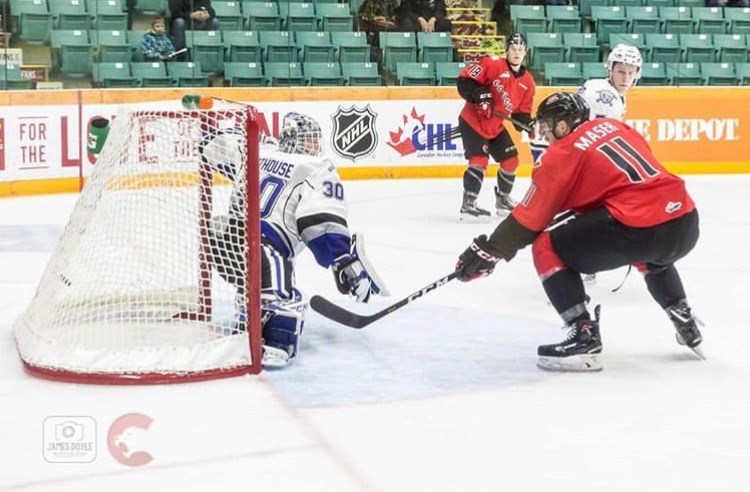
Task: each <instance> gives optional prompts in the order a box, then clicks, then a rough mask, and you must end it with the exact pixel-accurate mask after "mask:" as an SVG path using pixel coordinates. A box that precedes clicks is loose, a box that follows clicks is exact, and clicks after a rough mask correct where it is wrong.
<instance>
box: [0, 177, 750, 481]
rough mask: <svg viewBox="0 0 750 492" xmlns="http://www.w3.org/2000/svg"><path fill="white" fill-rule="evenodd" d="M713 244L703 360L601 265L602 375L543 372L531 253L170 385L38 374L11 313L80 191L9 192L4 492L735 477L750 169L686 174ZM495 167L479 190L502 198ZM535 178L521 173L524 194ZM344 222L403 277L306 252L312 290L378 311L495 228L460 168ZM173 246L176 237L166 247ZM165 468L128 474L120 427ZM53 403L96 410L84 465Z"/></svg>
mask: <svg viewBox="0 0 750 492" xmlns="http://www.w3.org/2000/svg"><path fill="white" fill-rule="evenodd" d="M686 180H687V182H688V186H689V190H690V192H691V193H692V195H693V198H694V199H695V201H696V203H697V206H698V209H699V211H700V214H701V239H700V241H699V243H698V246H697V247H696V249H695V250H694V251H693V252H692V254H691V255H689V256H688V257H687V258H685V259H684V260H683V261H681V262H680V263H678V268H679V270H680V272H681V274H682V278H683V281H684V283H685V286H686V289H687V292H688V296H689V300H690V302H691V304H692V306H693V308H694V310H695V312H696V313H697V314H698V316H699V317H700V318H701V319H703V321H704V322H705V324H706V327H705V328H704V329H703V335H704V343H703V345H702V346H703V350H704V352H705V354H706V356H707V357H708V360H707V361H699V360H696V359H695V358H694V357H693V355H692V354H691V353H690V352H689V351H687V350H686V349H685V348H683V347H680V346H679V345H678V344H677V343H676V342H675V337H674V329H673V327H672V325H671V323H670V322H669V320H668V319H667V317H666V315H665V314H664V313H663V312H662V311H661V310H660V309H659V307H658V306H657V305H656V303H654V302H653V301H652V300H651V298H650V297H649V295H648V292H647V290H646V288H645V284H644V283H643V280H642V279H641V278H640V275H639V274H638V273H637V272H632V273H631V274H630V276H629V278H628V279H627V280H626V282H625V284H624V286H623V287H622V289H621V290H619V291H618V292H616V293H613V292H611V290H612V289H613V288H614V287H616V286H617V285H619V284H620V282H621V281H622V278H623V275H624V274H625V269H620V270H617V271H613V272H606V273H602V274H600V275H599V277H598V283H597V284H596V285H594V286H592V287H591V288H589V293H590V295H591V296H592V297H593V300H594V302H595V303H601V305H602V338H603V342H604V353H603V356H602V361H603V364H604V367H605V368H604V371H602V372H600V373H588V374H557V373H547V372H542V371H540V370H538V369H537V368H536V366H535V361H536V346H537V345H539V344H542V343H551V342H556V341H559V340H560V339H562V337H563V336H564V332H563V331H561V330H560V326H561V324H562V323H561V321H560V320H559V318H558V317H557V315H556V314H555V312H554V310H553V309H552V308H551V307H550V306H549V305H548V304H547V302H546V298H545V296H544V293H543V291H542V288H541V284H540V282H539V281H538V279H537V277H536V274H535V271H534V268H533V265H532V262H531V255H530V248H527V249H526V250H524V251H522V252H521V253H520V254H519V255H518V256H517V257H516V259H514V260H513V262H511V263H510V264H501V265H499V267H498V268H497V269H496V271H495V274H494V275H492V276H491V277H489V278H486V279H480V280H478V281H475V282H472V283H469V284H461V283H459V282H453V283H451V284H449V285H447V286H445V287H442V288H440V289H438V290H436V291H435V292H432V293H430V294H428V295H427V296H425V297H424V298H423V299H420V300H419V301H417V302H414V303H413V304H410V305H409V306H407V307H405V308H403V309H402V310H401V311H398V312H397V313H394V314H392V315H390V316H388V317H386V318H384V319H382V320H381V321H379V322H377V323H375V324H372V325H370V326H368V327H367V328H365V329H364V330H353V329H350V328H346V327H343V326H340V325H337V324H335V323H333V322H331V321H328V320H326V319H324V318H322V317H320V316H319V315H317V314H315V313H313V312H310V313H309V314H308V318H307V322H306V325H305V332H304V337H303V342H302V352H301V355H300V357H299V359H298V360H297V361H296V362H295V363H294V364H293V365H292V366H290V367H288V368H287V369H285V370H282V371H266V372H265V373H263V374H262V375H261V376H246V377H241V378H233V379H226V380H217V381H209V382H202V383H192V384H183V385H166V386H150V387H149V386H134V387H114V386H87V385H77V384H68V383H58V382H50V381H44V380H40V379H36V378H33V377H31V376H28V375H26V374H25V373H24V371H23V369H22V367H21V364H20V362H19V359H18V357H17V355H16V349H15V345H14V341H13V337H12V330H11V325H12V323H13V321H14V319H15V318H16V317H17V316H18V315H19V314H20V312H21V311H22V309H24V308H25V306H26V305H27V303H28V302H29V300H30V299H31V298H32V296H33V294H34V292H35V289H36V284H37V280H38V278H39V277H40V275H41V273H42V270H43V268H44V266H45V263H46V260H47V258H48V257H49V254H50V252H51V249H52V248H53V247H54V246H55V244H56V241H57V237H58V235H59V234H60V231H61V230H62V228H63V227H64V225H65V223H66V221H67V217H68V215H69V213H70V211H71V209H72V207H73V205H74V203H75V200H76V198H77V195H58V196H47V197H33V198H14V199H5V200H0V307H1V309H2V313H3V316H2V321H0V354H1V357H0V429H2V431H1V433H0V435H1V436H2V440H0V490H30V491H31V490H45V491H97V492H113V491H120V490H122V491H132V490H143V491H146V490H148V491H151V490H153V491H169V490H175V491H181V492H185V491H193V490H195V491H208V490H238V491H243V492H252V491H263V492H266V491H268V492H282V491H295V492H296V491H305V492H307V491H321V492H323V491H325V492H334V491H382V492H402V491H412V490H413V491H417V490H419V491H429V492H442V491H456V492H468V491H472V492H479V491H488V492H489V491H493V492H496V491H514V492H516V491H555V492H558V491H576V492H583V491H607V492H620V491H638V492H644V491H660V492H663V491H683V492H684V491H708V490H710V491H736V492H739V491H742V490H747V483H748V481H747V472H746V471H747V467H748V463H750V357H748V347H750V330H748V319H750V302H748V300H747V297H748V292H750V254H749V253H748V241H749V240H750V217H749V216H748V213H749V212H750V197H749V196H748V192H749V191H750V176H745V175H728V176H688V177H686ZM491 181H492V180H491V179H488V180H486V181H485V186H484V189H483V192H482V195H481V196H480V202H481V203H480V204H481V205H484V206H486V207H489V206H490V205H492V200H493V198H492V196H491V195H492V191H491ZM527 185H528V180H527V179H519V182H518V184H517V185H516V189H515V191H514V196H516V197H517V198H518V197H520V196H521V195H522V194H523V192H524V190H525V189H526V187H527ZM345 186H346V188H347V193H348V199H349V201H350V207H351V213H350V224H351V226H352V229H353V230H358V231H362V232H364V233H365V235H366V237H367V247H368V253H369V256H370V258H371V261H372V262H373V263H374V264H375V265H376V266H377V268H378V270H379V273H380V275H381V276H382V277H383V279H384V280H385V282H386V283H387V284H388V286H389V288H390V289H391V291H392V294H393V295H392V297H390V298H377V299H375V301H374V302H373V303H372V304H373V305H371V306H363V305H356V303H354V302H353V301H350V300H348V299H347V298H344V297H343V296H341V295H339V294H338V293H337V292H336V290H335V286H334V283H333V279H332V277H331V273H330V272H328V271H325V270H323V269H322V268H320V267H318V266H317V265H316V264H315V262H314V261H313V259H312V255H310V254H309V252H306V253H305V254H303V256H302V257H301V258H300V260H299V262H298V273H297V279H298V284H299V287H300V289H301V290H302V291H304V292H305V293H306V294H307V295H308V296H310V295H313V294H322V295H324V296H326V297H327V298H329V299H331V300H334V301H336V302H340V303H341V304H342V305H344V306H346V307H347V308H350V309H354V310H357V311H358V312H363V313H371V312H374V311H376V310H378V309H380V308H382V307H384V306H386V305H388V304H390V303H392V302H395V301H396V300H398V299H400V298H401V297H403V296H405V295H408V294H409V293H411V292H412V291H414V290H416V289H418V288H420V287H422V286H423V285H426V284H428V283H430V282H432V281H433V280H436V279H437V278H439V277H441V276H442V275H445V274H447V273H449V272H450V271H451V270H452V269H453V266H454V264H455V262H456V259H457V257H458V255H459V254H460V253H461V251H463V249H464V248H466V246H468V244H469V243H470V241H471V239H472V238H473V237H474V236H476V235H478V234H480V233H489V232H491V230H492V228H494V226H495V225H496V224H497V223H499V220H498V219H493V221H492V222H491V224H484V225H482V224H464V223H461V222H459V220H458V214H457V212H458V208H459V204H460V203H459V202H460V194H461V182H460V180H459V179H447V180H415V181H411V180H403V181H349V182H346V183H345ZM165 247H169V245H168V244H167V245H165ZM128 413H140V414H144V415H147V416H149V417H151V418H152V419H153V422H152V424H151V427H150V428H149V429H148V431H144V432H142V433H141V434H140V435H138V436H136V441H134V442H135V443H137V444H133V443H131V446H140V450H142V451H146V452H148V453H149V454H150V455H151V456H152V457H153V461H151V462H150V463H149V464H147V465H144V466H138V467H128V466H124V465H122V464H120V463H118V462H117V461H115V459H114V458H113V457H112V456H111V454H110V452H109V451H108V447H107V430H108V428H109V426H110V424H112V422H113V421H114V420H115V419H116V418H117V417H119V416H121V415H123V414H128ZM54 416H74V417H75V416H88V417H91V418H92V419H93V421H95V422H96V433H97V435H96V444H97V449H96V458H95V459H94V461H93V462H91V463H75V464H61V463H49V462H47V461H45V454H44V451H45V450H44V444H43V439H44V436H43V426H44V422H45V419H47V418H49V417H54Z"/></svg>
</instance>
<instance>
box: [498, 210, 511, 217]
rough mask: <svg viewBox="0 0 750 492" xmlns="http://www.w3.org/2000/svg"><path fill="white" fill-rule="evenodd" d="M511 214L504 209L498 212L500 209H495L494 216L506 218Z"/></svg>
mask: <svg viewBox="0 0 750 492" xmlns="http://www.w3.org/2000/svg"><path fill="white" fill-rule="evenodd" d="M511 212H512V210H506V209H503V210H500V209H496V210H495V215H496V216H498V217H507V216H508V215H510V213H511Z"/></svg>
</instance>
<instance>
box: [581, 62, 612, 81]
mask: <svg viewBox="0 0 750 492" xmlns="http://www.w3.org/2000/svg"><path fill="white" fill-rule="evenodd" d="M581 73H583V80H589V79H606V78H607V75H608V69H607V62H593V63H592V62H588V63H581Z"/></svg>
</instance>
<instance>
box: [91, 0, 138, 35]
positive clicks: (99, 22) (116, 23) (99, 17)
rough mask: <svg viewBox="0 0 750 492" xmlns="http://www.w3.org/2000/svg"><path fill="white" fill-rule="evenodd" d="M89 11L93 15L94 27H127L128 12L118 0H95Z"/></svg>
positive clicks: (98, 28) (116, 29) (122, 28)
mask: <svg viewBox="0 0 750 492" xmlns="http://www.w3.org/2000/svg"><path fill="white" fill-rule="evenodd" d="M89 13H91V14H92V15H93V16H94V29H97V30H100V31H126V30H127V29H128V28H129V25H128V24H129V20H128V14H127V12H125V11H123V5H122V3H121V2H120V1H119V0H97V1H96V2H95V3H94V5H93V8H89Z"/></svg>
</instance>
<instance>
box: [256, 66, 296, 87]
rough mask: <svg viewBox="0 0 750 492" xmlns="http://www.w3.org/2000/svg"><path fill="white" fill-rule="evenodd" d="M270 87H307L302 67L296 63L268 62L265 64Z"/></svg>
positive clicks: (264, 67)
mask: <svg viewBox="0 0 750 492" xmlns="http://www.w3.org/2000/svg"><path fill="white" fill-rule="evenodd" d="M263 69H264V71H265V74H266V80H267V81H268V85H270V86H272V87H287V86H290V85H305V77H304V76H303V75H302V66H301V65H300V64H299V63H296V62H268V63H264V64H263Z"/></svg>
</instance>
